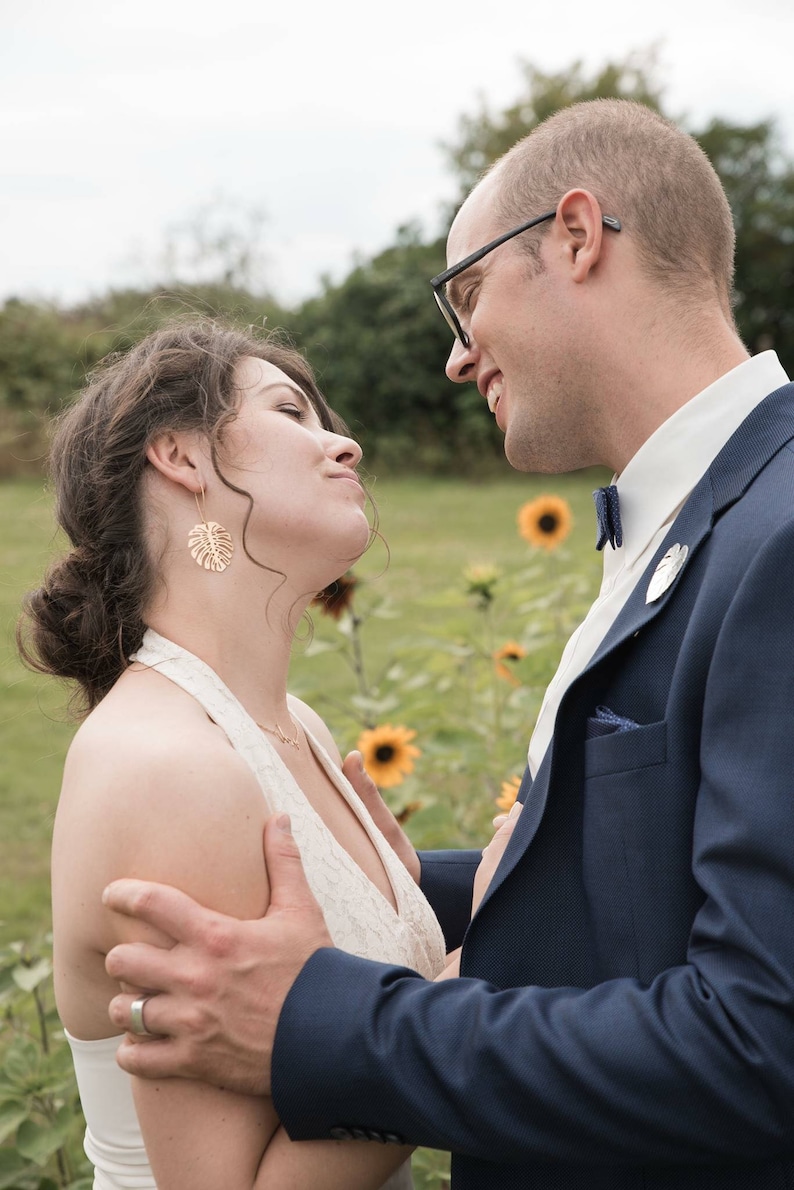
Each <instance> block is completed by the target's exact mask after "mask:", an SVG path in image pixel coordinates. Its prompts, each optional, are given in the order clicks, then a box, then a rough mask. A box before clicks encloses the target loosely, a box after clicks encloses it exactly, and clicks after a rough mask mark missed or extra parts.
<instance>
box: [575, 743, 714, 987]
mask: <svg viewBox="0 0 794 1190" xmlns="http://www.w3.org/2000/svg"><path fill="white" fill-rule="evenodd" d="M680 778H681V772H680V771H678V770H677V769H676V766H675V765H673V764H671V763H669V759H668V725H667V723H666V722H665V721H664V720H662V721H659V722H656V723H647V724H637V725H635V726H630V727H616V728H615V730H612V731H607V732H606V733H605V734H600V735H596V736H593V737H592V738H590V739H588V740H587V741H586V742H585V752H584V790H583V793H584V797H583V807H582V812H583V821H582V863H583V876H584V882H585V888H586V895H587V901H588V905H589V907H590V913H591V922H592V926H593V932H594V935H595V939H596V946H597V952H598V968H599V975H600V977H601V978H603V979H610V978H615V977H619V976H625V975H629V976H634V977H636V978H639V979H642V980H646V979H649V978H652V977H653V975H654V974H656V973H657V972H658V971H659V970H662V969H663V968H664V967H665V966H667V965H670V962H671V960H672V959H673V958H675V961H683V956H684V954H685V948H686V938H687V929H686V928H685V926H686V922H685V920H684V916H682V910H681V907H680V906H679V900H680V897H681V891H682V881H684V882H687V884H688V883H689V882H690V881H691V876H690V875H689V874H688V873H689V867H690V864H691V808H688V807H687V806H685V805H684V802H685V801H688V799H686V798H684V799H682V797H681V789H680V786H681V781H680ZM685 784H686V783H685Z"/></svg>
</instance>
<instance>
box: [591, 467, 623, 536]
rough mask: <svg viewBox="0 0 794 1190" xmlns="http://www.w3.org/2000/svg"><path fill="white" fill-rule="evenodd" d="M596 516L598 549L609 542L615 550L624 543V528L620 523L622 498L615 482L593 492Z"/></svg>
mask: <svg viewBox="0 0 794 1190" xmlns="http://www.w3.org/2000/svg"><path fill="white" fill-rule="evenodd" d="M593 499H594V500H595V506H596V516H597V517H598V540H597V541H596V549H597V550H602V549H603V548H604V546H605V545H606V543H607V542H609V544H610V545H611V546H612V549H613V550H616V549H619V548H620V546H622V545H623V528H622V526H621V524H620V500H619V499H618V489H617V488H616V487H615V485H614V483H611V484H610V485H609V487H607V488H596V490H595V491H594V492H593Z"/></svg>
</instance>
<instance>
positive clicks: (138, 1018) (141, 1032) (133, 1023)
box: [130, 996, 154, 1037]
mask: <svg viewBox="0 0 794 1190" xmlns="http://www.w3.org/2000/svg"><path fill="white" fill-rule="evenodd" d="M147 1000H151V996H138V998H137V1000H133V1002H132V1004H130V1033H137V1034H138V1036H139V1037H153V1036H154V1034H153V1033H150V1032H149V1030H148V1029H147V1028H146V1024H145V1022H144V1019H143V1006H144V1004H145V1003H146V1001H147Z"/></svg>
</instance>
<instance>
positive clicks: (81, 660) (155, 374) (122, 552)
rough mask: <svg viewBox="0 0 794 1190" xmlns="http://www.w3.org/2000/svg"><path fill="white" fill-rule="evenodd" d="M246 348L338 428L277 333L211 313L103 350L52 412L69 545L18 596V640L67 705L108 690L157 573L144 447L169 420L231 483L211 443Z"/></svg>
mask: <svg viewBox="0 0 794 1190" xmlns="http://www.w3.org/2000/svg"><path fill="white" fill-rule="evenodd" d="M248 356H252V357H254V358H258V359H263V360H266V361H267V362H268V363H271V364H274V365H275V366H276V367H277V368H280V369H281V370H282V371H283V372H285V373H286V375H287V376H289V377H290V379H292V380H294V381H295V383H296V384H298V385H299V386H300V388H301V389H302V390H303V391H304V392H305V393H306V395H307V396H308V397H309V399H310V400H311V402H312V404H313V406H314V408H315V409H316V411H317V414H318V416H319V419H320V422H321V424H322V426H323V427H324V428H325V429H327V430H333V431H335V432H337V433H342V434H346V433H347V428H346V426H345V425H344V423H343V422H342V420H341V418H339V417H338V416H337V415H336V414H335V413H334V412H333V410H332V409H331V408H330V407H329V405H328V404H327V402H326V401H325V398H324V397H323V395H322V393H321V392H320V390H319V388H318V387H317V383H316V380H315V378H314V374H313V372H312V369H311V367H310V366H309V364H308V362H307V361H306V360H305V359H304V357H303V356H302V355H301V354H300V353H299V352H298V351H297V350H296V349H295V348H294V347H292V346H291V345H289V344H288V343H287V342H286V341H285V340H284V339H283V338H280V337H279V336H278V335H277V334H273V333H271V334H267V335H265V334H264V333H257V332H254V331H252V330H250V329H249V330H247V331H242V330H239V329H236V328H234V327H232V326H228V325H224V324H221V323H219V322H217V321H215V320H210V319H202V320H196V319H192V320H191V321H189V322H183V321H178V322H175V323H171V324H169V325H167V326H165V327H163V328H161V329H160V330H158V331H155V332H154V333H153V334H151V335H148V336H147V337H146V338H145V339H143V340H142V341H141V342H140V343H138V344H137V345H136V346H134V347H133V348H132V349H131V350H129V351H128V352H126V353H124V354H115V355H111V356H108V357H107V358H106V359H105V360H104V361H103V362H102V363H101V364H100V365H99V367H98V369H97V370H96V372H95V373H94V374H93V375H92V376H91V377H90V378H89V383H88V386H87V387H86V388H85V390H84V391H83V392H82V394H81V395H80V396H79V397H78V399H77V400H76V401H75V402H74V404H72V405H71V406H70V407H69V408H68V409H66V411H65V412H64V413H62V414H61V415H60V416H59V417H58V418H57V421H56V431H55V436H54V438H53V442H52V447H51V451H50V475H51V479H52V485H53V488H54V491H55V515H56V518H57V521H58V524H59V525H60V526H61V528H62V529H63V530H64V531H65V532H66V534H67V536H68V538H69V540H70V542H71V544H72V549H71V550H70V552H69V553H67V554H66V556H65V557H63V558H61V559H59V560H57V561H55V562H54V563H53V564H52V565H51V566H50V568H49V570H48V571H47V573H46V575H45V577H44V580H43V582H42V585H41V586H40V587H39V588H38V589H37V590H35V591H31V592H30V593H29V594H28V595H27V596H26V598H25V600H24V604H23V612H22V615H21V617H20V620H19V623H18V625H17V645H18V648H19V651H20V655H21V656H22V658H23V660H24V661H25V663H26V664H27V665H29V666H30V667H31V668H33V669H35V670H38V671H39V672H41V673H47V674H53V675H55V676H57V677H60V678H64V679H71V680H73V681H76V682H77V683H79V686H78V690H77V693H76V697H75V699H74V700H73V710H74V711H75V712H76V713H77V714H85V713H87V712H88V711H90V710H91V709H92V708H93V707H95V706H96V704H97V703H98V702H99V701H100V700H101V699H102V698H103V697H104V695H105V694H107V692H108V690H110V688H111V686H112V685H113V684H114V682H115V681H116V680H117V678H118V677H119V676H120V675H121V673H122V672H123V671H124V670H125V669H126V667H127V665H128V659H129V657H130V655H131V654H132V653H134V652H135V651H136V649H137V648H138V647H139V646H140V643H141V640H142V637H143V633H144V630H145V627H146V625H145V624H144V621H143V618H142V616H143V610H144V608H145V607H146V606H147V604H148V602H149V600H150V598H151V596H152V593H153V589H154V585H155V583H156V581H157V574H156V567H155V565H154V563H153V561H152V559H151V557H150V555H149V552H148V551H147V548H146V544H145V541H144V536H143V516H142V507H141V479H142V476H143V473H144V470H145V467H146V465H147V458H146V448H147V446H148V445H149V443H151V442H152V441H153V440H154V439H155V438H157V437H158V436H159V435H160V434H162V433H165V432H167V431H169V430H183V431H184V430H196V431H200V432H201V433H203V434H205V435H206V436H207V439H208V441H209V444H210V452H211V458H212V464H213V467H214V468H215V471H216V473H217V474H218V476H219V477H220V479H221V480H222V481H223V482H224V483H225V484H226V485H227V486H228V487H233V486H234V485H232V484H231V483H229V481H227V480H225V479H224V477H223V475H222V473H221V471H220V469H219V466H218V448H219V445H220V443H221V439H222V434H223V430H224V427H226V426H227V425H228V424H229V422H230V421H232V420H233V419H234V418H235V416H236V415H237V410H238V405H239V393H238V391H237V389H236V387H235V368H236V366H237V364H238V363H239V362H240V361H241V360H242V359H244V358H246V357H248ZM234 490H236V491H240V489H237V488H235V489H234ZM242 494H243V495H248V493H246V492H243V493H242ZM249 500H250V496H249ZM251 503H253V502H252V501H251ZM249 515H250V508H249ZM246 523H247V518H246ZM244 532H245V528H244V529H243V533H244Z"/></svg>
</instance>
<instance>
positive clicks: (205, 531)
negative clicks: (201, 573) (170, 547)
mask: <svg viewBox="0 0 794 1190" xmlns="http://www.w3.org/2000/svg"><path fill="white" fill-rule="evenodd" d="M193 496H194V498H195V501H196V508H197V509H198V514H199V516H200V517H201V524H199V525H194V526H193V528H192V529H191V530H190V533H189V534H188V539H187V544H188V548H189V550H190V554H191V557H193V558H195V559H196V562H197V564H198V565H199V566H203V567H204V569H205V570H214V571H218V572H220V571H222V570H225V569H226V567H227V566H228V565H229V563H230V562H231V560H232V554H233V553H234V542H233V541H232V538H231V534H230V533H228V532H227V530H226V529H224V527H223V525H219V524H218V522H217V521H208V520H207V516H206V512H205V511H204V510H203V509H202V506H201V505H203V504H204V485H203V484H202V487H201V505H200V504H199V501H198V496H197V495H196V493H195V492H194V493H193Z"/></svg>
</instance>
